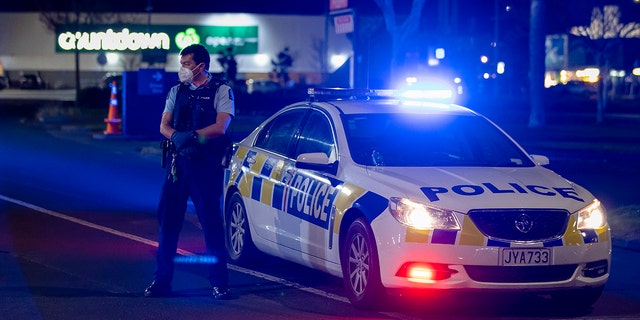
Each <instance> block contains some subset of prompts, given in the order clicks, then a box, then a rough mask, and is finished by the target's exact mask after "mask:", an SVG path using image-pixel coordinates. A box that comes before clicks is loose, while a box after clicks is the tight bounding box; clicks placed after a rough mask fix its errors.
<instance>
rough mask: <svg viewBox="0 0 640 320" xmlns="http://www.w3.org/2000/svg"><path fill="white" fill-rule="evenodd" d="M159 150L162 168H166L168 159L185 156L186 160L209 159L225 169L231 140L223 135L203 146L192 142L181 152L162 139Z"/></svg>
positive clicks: (231, 146) (231, 144) (231, 148)
mask: <svg viewBox="0 0 640 320" xmlns="http://www.w3.org/2000/svg"><path fill="white" fill-rule="evenodd" d="M160 148H161V149H162V158H161V159H160V165H161V166H162V168H166V167H167V159H168V158H169V157H172V158H175V157H177V156H185V157H188V158H193V157H210V158H212V159H213V160H214V163H219V164H220V165H221V166H222V167H224V168H226V167H228V166H229V161H230V160H231V155H232V152H233V142H232V141H231V138H230V137H229V136H228V135H226V134H225V135H223V136H220V137H218V138H215V139H211V140H209V141H207V142H205V143H203V144H200V143H198V142H194V144H193V145H191V146H188V147H186V148H184V149H182V150H176V147H175V144H174V143H173V142H171V140H169V139H162V141H160ZM218 161H219V162H218Z"/></svg>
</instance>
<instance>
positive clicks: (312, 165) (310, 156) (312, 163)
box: [296, 152, 338, 175]
mask: <svg viewBox="0 0 640 320" xmlns="http://www.w3.org/2000/svg"><path fill="white" fill-rule="evenodd" d="M296 168H299V169H309V170H316V171H325V172H328V173H331V174H334V175H335V174H336V173H337V172H338V161H334V162H333V163H330V162H329V157H328V156H327V155H326V154H325V153H323V152H310V153H302V154H300V155H299V156H298V157H297V158H296Z"/></svg>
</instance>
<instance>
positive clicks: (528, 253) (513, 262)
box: [500, 248, 551, 266]
mask: <svg viewBox="0 0 640 320" xmlns="http://www.w3.org/2000/svg"><path fill="white" fill-rule="evenodd" d="M500 253H501V254H500V265H503V266H548V265H550V264H551V253H550V251H549V249H547V248H535V249H510V248H505V249H502V251H501V252H500Z"/></svg>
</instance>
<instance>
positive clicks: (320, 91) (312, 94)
mask: <svg viewBox="0 0 640 320" xmlns="http://www.w3.org/2000/svg"><path fill="white" fill-rule="evenodd" d="M307 94H308V95H309V98H311V99H318V100H346V99H348V100H369V99H375V98H382V99H384V98H387V99H401V100H430V101H439V102H442V101H451V99H452V97H453V93H452V92H451V90H447V89H441V88H437V89H410V90H390V89H348V88H309V89H307Z"/></svg>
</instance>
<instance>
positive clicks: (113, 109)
mask: <svg viewBox="0 0 640 320" xmlns="http://www.w3.org/2000/svg"><path fill="white" fill-rule="evenodd" d="M104 122H106V123H107V130H105V131H104V134H122V131H121V130H120V123H121V122H122V119H120V118H118V87H117V86H116V82H115V80H114V81H113V82H112V83H111V98H110V102H109V116H108V118H107V119H104Z"/></svg>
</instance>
